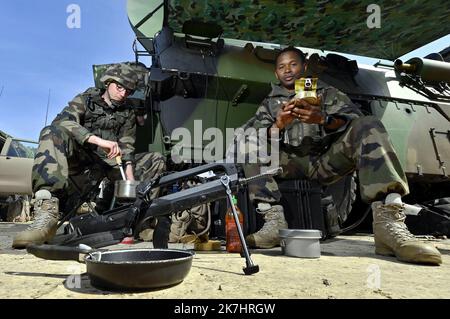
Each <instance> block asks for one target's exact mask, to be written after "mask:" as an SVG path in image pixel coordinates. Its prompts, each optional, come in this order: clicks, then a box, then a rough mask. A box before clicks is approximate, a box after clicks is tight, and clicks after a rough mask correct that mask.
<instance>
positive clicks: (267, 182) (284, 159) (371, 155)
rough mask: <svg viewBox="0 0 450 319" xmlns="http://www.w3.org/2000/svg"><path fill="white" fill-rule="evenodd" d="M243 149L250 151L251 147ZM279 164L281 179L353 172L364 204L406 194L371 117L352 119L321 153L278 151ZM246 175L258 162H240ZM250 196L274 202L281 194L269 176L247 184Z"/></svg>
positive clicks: (325, 179) (332, 177)
mask: <svg viewBox="0 0 450 319" xmlns="http://www.w3.org/2000/svg"><path fill="white" fill-rule="evenodd" d="M246 150H249V152H250V151H251V146H250V145H249V146H247V148H246ZM279 163H280V166H281V167H282V168H283V173H282V174H281V175H280V176H279V177H281V178H285V179H296V178H305V179H311V180H317V181H318V182H319V183H320V184H322V185H329V184H333V183H335V182H337V181H338V180H339V179H341V178H342V177H344V176H346V175H348V174H351V173H353V172H354V171H357V173H358V179H359V186H360V194H361V199H362V200H363V201H365V202H367V203H370V202H373V201H376V200H380V199H383V198H384V197H385V196H386V194H388V193H392V192H395V193H399V194H401V195H406V194H408V193H409V188H408V183H407V180H406V176H405V173H404V172H403V169H402V167H401V165H400V161H399V159H398V157H397V154H396V153H395V150H394V148H393V146H392V144H391V142H390V140H389V136H388V133H387V132H386V129H385V128H384V126H383V124H382V123H381V122H380V121H379V120H378V119H376V118H375V117H372V116H365V117H361V118H358V119H355V120H353V121H352V123H350V125H349V127H348V128H347V129H346V131H344V132H343V133H342V135H340V137H339V138H338V139H337V140H336V141H335V142H334V143H332V144H331V145H330V146H329V148H328V149H327V150H326V151H325V153H323V154H321V155H306V156H297V155H296V154H294V153H292V152H286V151H284V150H283V147H281V148H280V152H279ZM243 167H244V173H245V175H246V176H247V177H249V176H254V175H256V174H259V173H260V172H261V165H260V164H248V163H246V164H245V165H243ZM249 193H250V199H251V200H256V201H263V202H270V203H274V202H278V201H279V200H280V198H281V193H280V191H279V189H278V185H277V183H276V181H275V180H274V179H273V178H266V179H260V180H257V181H255V182H253V183H251V184H250V185H249Z"/></svg>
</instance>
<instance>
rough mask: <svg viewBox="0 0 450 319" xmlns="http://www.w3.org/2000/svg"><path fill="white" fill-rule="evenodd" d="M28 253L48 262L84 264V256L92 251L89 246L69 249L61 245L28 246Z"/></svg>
mask: <svg viewBox="0 0 450 319" xmlns="http://www.w3.org/2000/svg"><path fill="white" fill-rule="evenodd" d="M27 252H29V253H30V254H32V255H34V256H36V257H39V258H43V259H48V260H75V261H78V262H81V263H84V256H85V255H86V254H88V253H90V252H93V251H92V248H90V247H89V246H86V245H83V246H82V247H67V246H59V245H34V244H31V245H28V246H27Z"/></svg>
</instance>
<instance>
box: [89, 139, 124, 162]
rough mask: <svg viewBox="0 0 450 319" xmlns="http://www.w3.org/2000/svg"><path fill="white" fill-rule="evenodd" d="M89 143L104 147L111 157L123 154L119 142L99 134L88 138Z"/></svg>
mask: <svg viewBox="0 0 450 319" xmlns="http://www.w3.org/2000/svg"><path fill="white" fill-rule="evenodd" d="M88 143H92V144H95V145H97V146H99V147H101V148H102V149H104V150H105V152H106V153H107V157H108V158H109V159H111V158H114V157H116V156H118V155H122V150H121V149H120V147H119V144H118V143H117V142H114V141H109V140H104V139H102V138H100V137H98V136H91V137H89V139H88Z"/></svg>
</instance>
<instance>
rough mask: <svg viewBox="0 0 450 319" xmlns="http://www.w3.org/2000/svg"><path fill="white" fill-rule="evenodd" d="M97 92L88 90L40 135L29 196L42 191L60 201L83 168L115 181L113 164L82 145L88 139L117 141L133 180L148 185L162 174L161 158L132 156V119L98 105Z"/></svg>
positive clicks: (131, 115)
mask: <svg viewBox="0 0 450 319" xmlns="http://www.w3.org/2000/svg"><path fill="white" fill-rule="evenodd" d="M103 92H104V91H103V90H99V89H95V88H91V89H88V90H87V91H86V92H84V93H82V94H79V95H77V96H76V97H75V98H74V99H73V100H72V101H71V102H69V105H68V106H67V107H65V108H64V109H63V110H62V112H61V113H60V114H58V115H57V117H56V118H55V120H54V121H53V122H52V124H51V125H50V126H47V127H45V128H44V129H43V130H42V131H41V134H40V138H39V141H40V143H39V148H38V151H37V154H36V157H35V160H34V165H33V173H32V184H33V192H36V191H38V190H40V189H46V190H48V191H50V193H52V194H54V195H55V196H56V197H58V198H64V197H66V195H67V190H68V189H69V188H70V187H71V185H70V182H69V176H74V175H80V174H83V173H84V171H85V170H86V168H90V170H91V171H92V170H96V169H97V170H98V169H100V170H102V172H99V176H101V175H103V173H104V174H106V175H107V177H108V179H110V180H111V181H114V180H118V179H121V175H120V171H119V169H118V167H117V165H116V162H115V159H108V158H107V156H106V152H105V151H104V150H102V149H101V148H100V147H98V146H97V145H93V144H89V143H87V142H86V141H87V140H88V138H89V137H90V136H92V135H96V136H98V137H100V138H102V139H105V140H110V141H117V142H118V144H119V147H120V148H121V150H122V154H123V155H122V159H123V161H124V162H127V161H131V162H133V163H134V164H135V169H134V174H135V176H136V178H138V179H140V180H142V179H149V178H152V177H153V176H155V175H156V174H160V173H161V172H162V171H163V170H164V169H165V163H164V159H163V157H162V155H160V154H158V153H143V154H138V155H136V156H135V155H134V142H135V133H136V118H135V114H134V111H133V110H132V109H130V108H128V107H127V103H124V104H123V105H121V106H119V107H116V108H115V109H112V108H111V107H109V106H108V105H107V104H106V102H104V101H103V99H102V97H101V96H102V94H103Z"/></svg>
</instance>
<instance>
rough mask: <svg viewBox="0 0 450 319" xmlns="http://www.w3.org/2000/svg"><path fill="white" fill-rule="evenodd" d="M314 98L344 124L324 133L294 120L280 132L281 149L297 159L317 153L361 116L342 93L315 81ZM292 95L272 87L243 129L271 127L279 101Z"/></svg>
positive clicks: (319, 126) (318, 126)
mask: <svg viewBox="0 0 450 319" xmlns="http://www.w3.org/2000/svg"><path fill="white" fill-rule="evenodd" d="M317 95H318V96H321V97H322V104H321V108H322V111H323V112H326V113H327V114H330V115H333V116H335V117H337V118H341V119H343V120H345V121H346V124H345V125H343V126H342V127H340V128H339V129H337V130H334V131H330V130H325V129H324V128H323V126H322V125H318V124H305V123H302V122H300V121H299V120H298V119H295V120H294V121H293V122H292V123H290V124H289V125H288V126H287V127H286V128H285V130H284V134H283V135H282V142H283V143H282V145H281V149H284V150H285V151H288V152H294V153H297V154H298V155H300V156H304V155H306V154H311V153H312V154H320V153H322V152H324V151H325V150H326V148H327V146H329V145H330V144H331V143H332V142H333V141H334V140H335V139H336V138H337V137H338V136H339V135H340V133H342V132H343V131H345V129H346V128H347V126H348V124H349V123H350V122H351V120H352V119H354V118H357V117H359V116H361V115H362V113H361V112H360V110H359V109H358V108H357V107H356V105H355V104H353V103H352V101H351V100H350V98H349V97H348V96H347V95H346V94H344V93H342V92H341V91H339V90H338V89H336V88H334V87H332V86H329V85H327V84H325V83H324V82H322V81H320V80H319V81H318V86H317ZM294 96H295V93H294V92H291V91H288V90H287V89H285V88H284V87H282V86H279V85H275V84H272V91H271V92H270V94H269V95H268V96H267V98H265V99H264V101H263V102H262V103H261V105H260V106H259V108H258V110H257V111H256V114H255V116H253V117H252V118H251V119H250V120H249V121H247V123H246V124H244V126H243V129H244V130H246V129H248V128H250V127H253V128H256V129H260V128H269V127H271V126H272V125H273V123H275V120H276V116H277V112H278V110H279V109H280V107H281V106H282V102H285V101H289V100H291V99H292V98H293V97H294Z"/></svg>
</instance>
